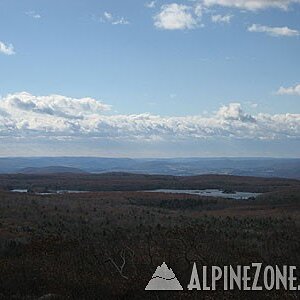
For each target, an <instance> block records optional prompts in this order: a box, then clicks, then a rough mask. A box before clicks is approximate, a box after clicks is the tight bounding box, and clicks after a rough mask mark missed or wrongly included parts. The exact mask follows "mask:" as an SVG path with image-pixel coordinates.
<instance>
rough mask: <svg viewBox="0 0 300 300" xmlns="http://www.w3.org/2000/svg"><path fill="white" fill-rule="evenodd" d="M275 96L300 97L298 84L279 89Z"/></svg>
mask: <svg viewBox="0 0 300 300" xmlns="http://www.w3.org/2000/svg"><path fill="white" fill-rule="evenodd" d="M277 95H294V96H300V84H298V85H295V86H291V87H287V88H285V87H280V88H279V90H278V91H277Z"/></svg>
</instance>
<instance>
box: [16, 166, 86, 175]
mask: <svg viewBox="0 0 300 300" xmlns="http://www.w3.org/2000/svg"><path fill="white" fill-rule="evenodd" d="M18 173H21V174H59V173H72V174H81V173H82V174H87V172H85V171H83V170H80V169H77V168H71V167H64V166H49V167H42V168H24V169H22V170H20V172H18Z"/></svg>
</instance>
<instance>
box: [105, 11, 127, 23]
mask: <svg viewBox="0 0 300 300" xmlns="http://www.w3.org/2000/svg"><path fill="white" fill-rule="evenodd" d="M101 21H102V22H106V23H110V24H112V25H128V24H129V21H128V20H126V19H125V18H124V17H115V16H114V15H113V14H112V13H110V12H107V11H105V12H104V13H103V17H102V18H101Z"/></svg>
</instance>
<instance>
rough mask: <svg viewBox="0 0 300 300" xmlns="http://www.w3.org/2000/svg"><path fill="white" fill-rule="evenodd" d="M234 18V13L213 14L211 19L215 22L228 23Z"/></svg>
mask: <svg viewBox="0 0 300 300" xmlns="http://www.w3.org/2000/svg"><path fill="white" fill-rule="evenodd" d="M232 18H233V15H224V16H222V15H212V16H211V20H212V22H214V23H227V24H229V23H230V21H231V19H232Z"/></svg>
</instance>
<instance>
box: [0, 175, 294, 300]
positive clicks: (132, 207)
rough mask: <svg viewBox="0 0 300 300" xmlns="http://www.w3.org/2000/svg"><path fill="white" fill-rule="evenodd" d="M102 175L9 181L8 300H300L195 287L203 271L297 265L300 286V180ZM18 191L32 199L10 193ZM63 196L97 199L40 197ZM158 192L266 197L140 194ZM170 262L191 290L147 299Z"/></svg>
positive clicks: (4, 210) (4, 267) (4, 270)
mask: <svg viewBox="0 0 300 300" xmlns="http://www.w3.org/2000/svg"><path fill="white" fill-rule="evenodd" d="M89 176H92V175H89ZM101 176H102V177H101V178H100V179H99V177H98V178H96V179H93V180H92V179H91V177H89V178H88V177H85V176H83V177H80V176H79V175H78V176H77V175H76V176H75V175H69V176H68V175H60V176H54V175H53V176H44V177H43V176H36V177H35V176H25V175H2V176H1V178H0V186H1V189H2V191H1V192H0V299H104V300H105V299H299V291H284V290H280V291H275V290H273V291H259V292H253V291H244V292H242V291H238V290H234V291H226V292H225V291H222V290H221V289H219V290H217V291H215V292H202V291H192V292H191V291H188V290H187V288H186V287H187V285H188V283H189V280H190V276H191V271H192V266H193V262H197V264H198V265H199V266H200V265H208V266H211V265H219V266H224V265H249V264H251V263H252V262H262V263H264V264H266V265H273V266H275V265H279V266H282V265H294V266H297V267H298V271H297V272H298V273H297V276H298V277H299V278H300V274H299V270H300V184H299V181H297V180H281V179H259V178H250V177H247V178H244V177H226V176H220V177H218V176H215V177H211V176H208V177H205V176H204V177H201V176H198V177H183V178H176V177H171V176H166V177H163V176H158V177H151V176H145V177H140V176H142V175H138V176H135V175H128V174H127V175H126V176H125V175H124V174H122V175H121V174H118V175H112V174H110V175H106V176H107V177H105V175H101ZM115 176H117V177H115ZM122 176H123V177H124V178H123V179H122ZM141 178H142V179H141ZM122 180H123V181H122ZM133 187H135V188H133ZM16 188H31V189H32V193H24V194H22V193H12V192H9V190H10V189H16ZM55 188H69V189H76V190H79V189H80V190H84V189H85V190H94V191H95V192H90V193H80V194H57V195H37V194H34V190H38V191H41V190H47V189H55ZM153 188H223V189H234V190H241V191H255V192H263V194H262V195H260V196H259V197H258V198H256V199H255V200H253V199H252V200H230V199H222V198H213V197H200V196H196V195H186V194H163V193H150V192H140V191H138V190H141V189H153ZM130 189H131V191H129V190H130ZM97 190H98V191H97ZM101 190H102V191H101ZM105 190H108V191H105ZM113 190H115V191H113ZM116 190H117V191H116ZM132 190H136V191H132ZM162 262H166V263H167V265H168V266H169V267H170V268H172V269H173V271H174V273H175V274H176V277H177V278H178V280H179V281H180V283H181V284H182V286H183V288H184V291H176V292H175V291H173V292H154V291H145V290H144V289H145V287H146V285H147V283H148V282H149V280H150V279H151V277H152V274H153V273H154V271H155V269H156V267H157V266H158V265H161V264H162Z"/></svg>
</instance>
